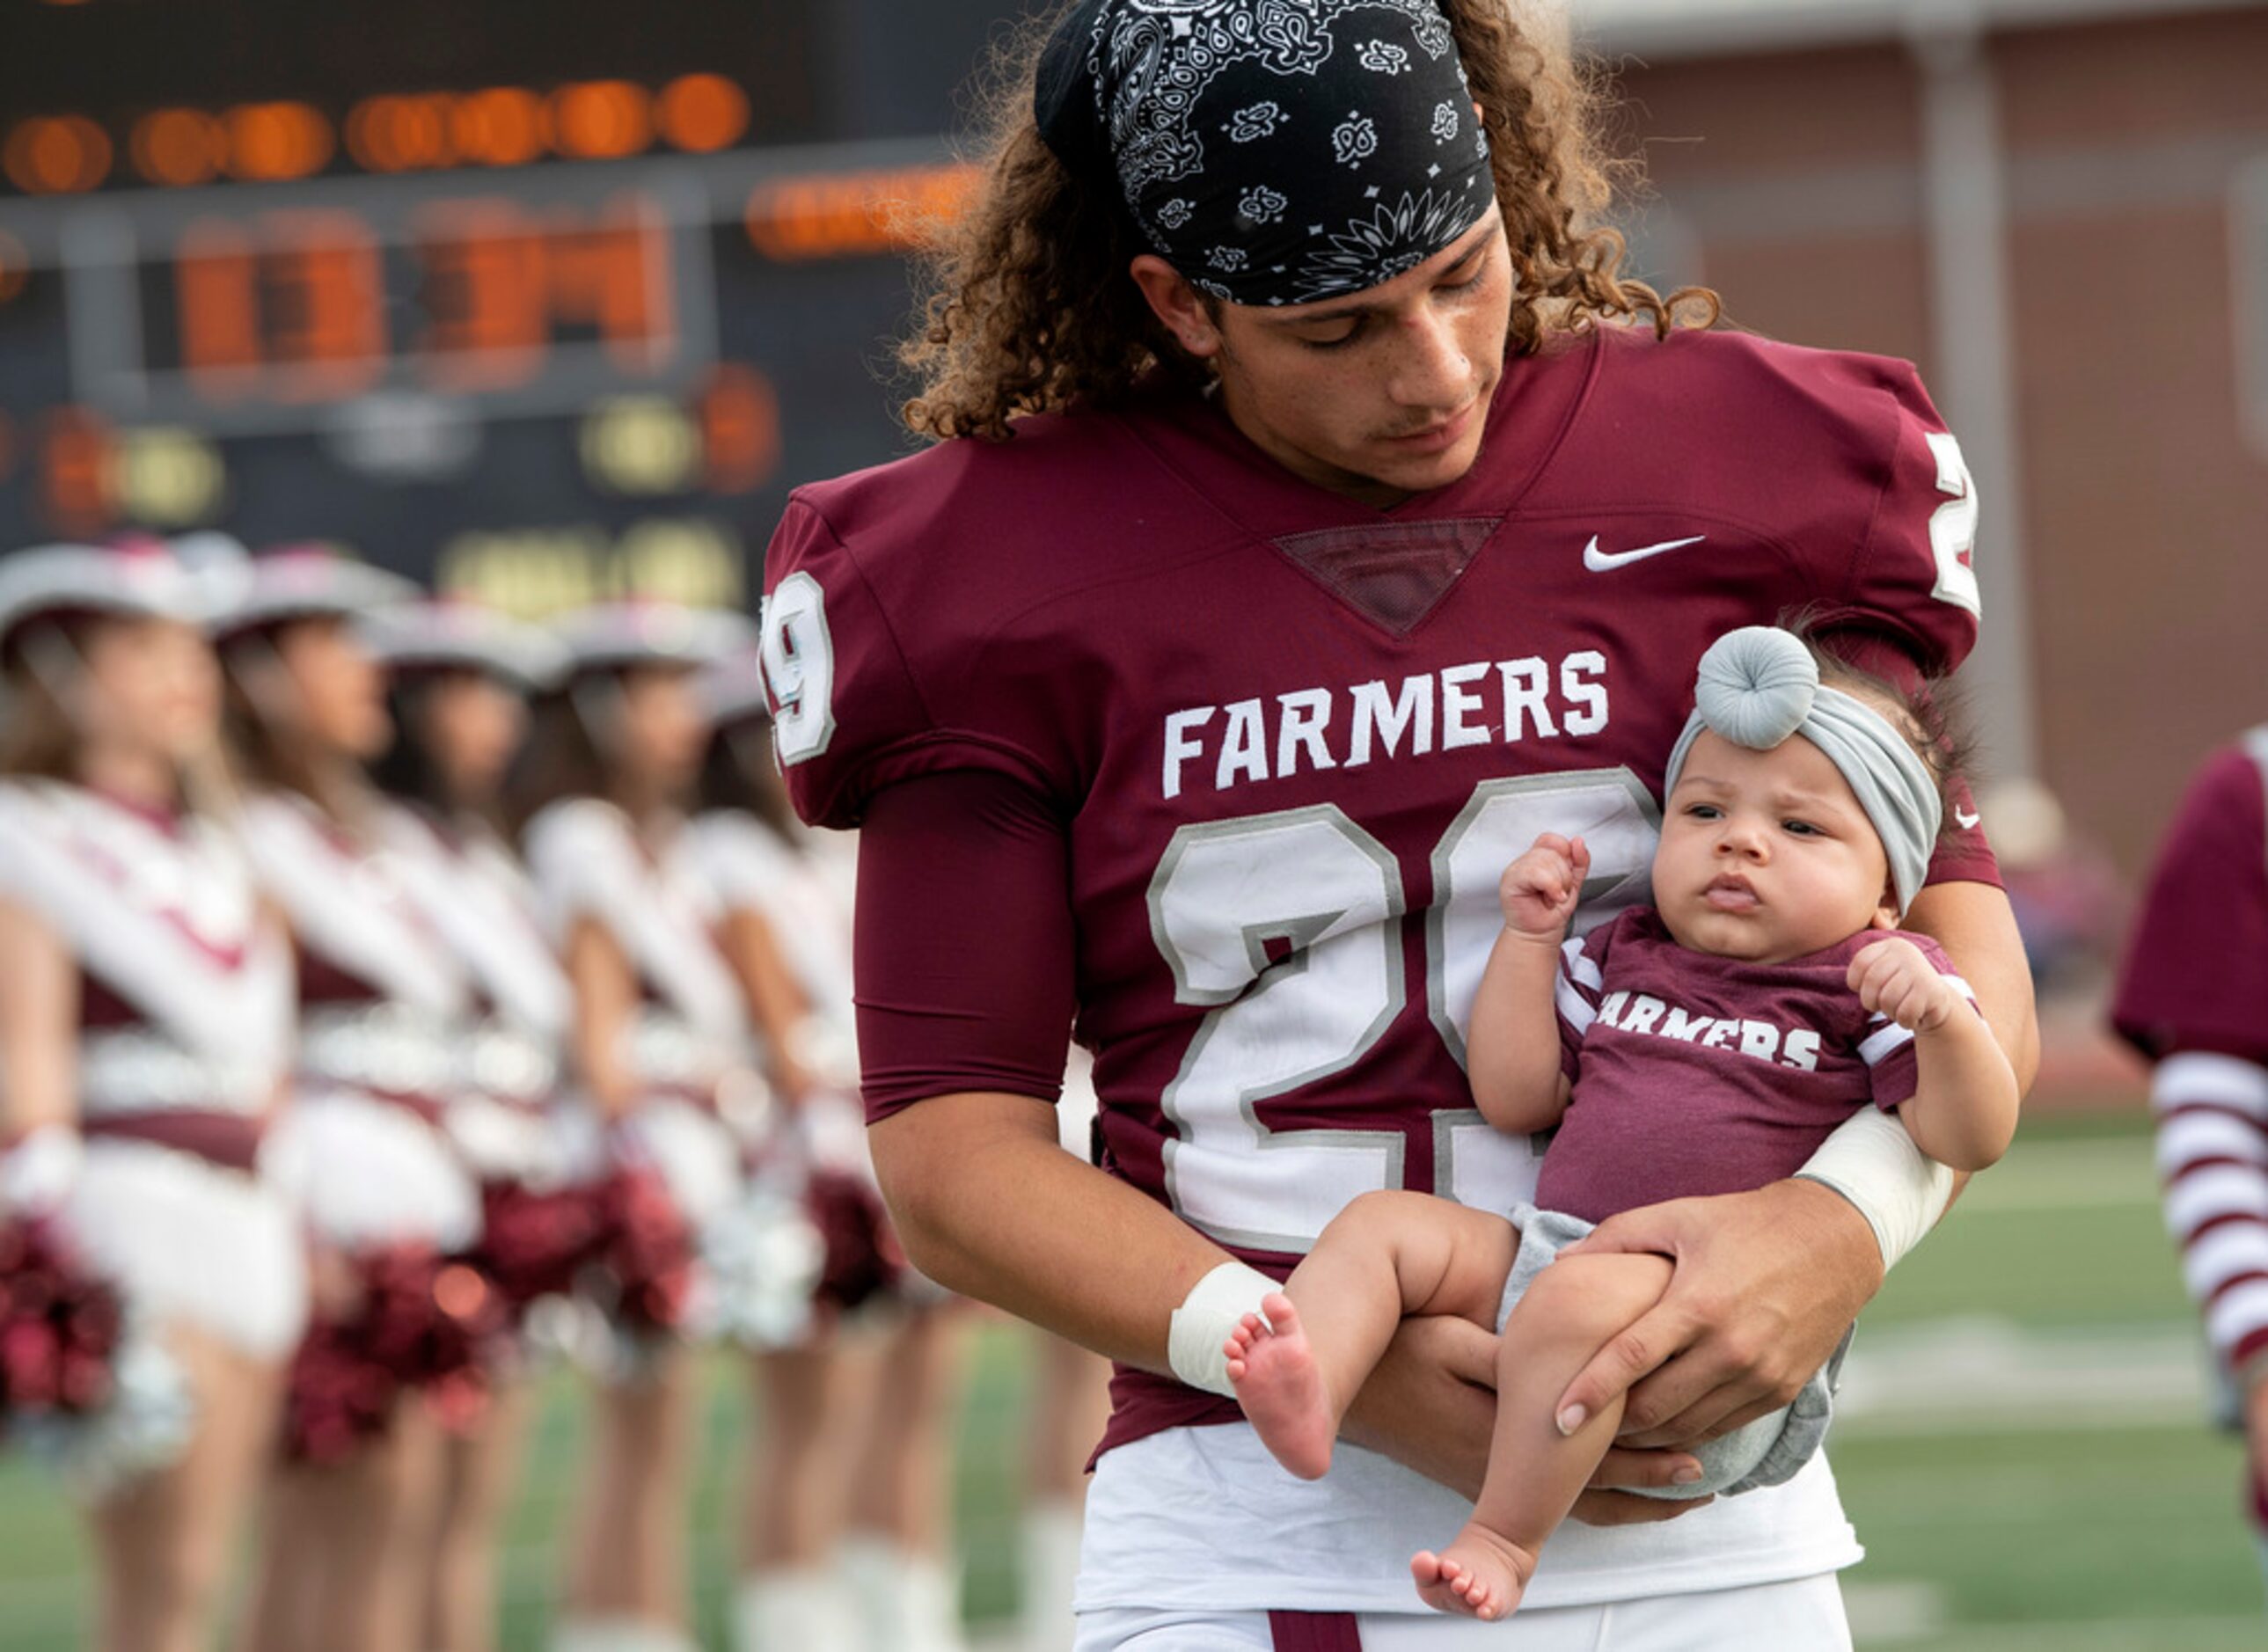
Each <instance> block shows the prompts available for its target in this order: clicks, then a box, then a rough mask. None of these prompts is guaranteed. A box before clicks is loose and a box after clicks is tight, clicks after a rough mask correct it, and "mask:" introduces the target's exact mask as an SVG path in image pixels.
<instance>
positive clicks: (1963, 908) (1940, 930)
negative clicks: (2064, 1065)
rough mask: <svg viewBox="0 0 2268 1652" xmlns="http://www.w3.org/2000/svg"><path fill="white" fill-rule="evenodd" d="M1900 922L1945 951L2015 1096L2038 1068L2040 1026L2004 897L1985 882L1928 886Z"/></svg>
mask: <svg viewBox="0 0 2268 1652" xmlns="http://www.w3.org/2000/svg"><path fill="white" fill-rule="evenodd" d="M1904 923H1905V927H1906V928H1907V929H1911V930H1914V931H1915V932H1916V933H1918V934H1921V935H1926V936H1929V937H1930V938H1931V939H1932V940H1933V941H1935V942H1936V943H1938V944H1939V945H1940V946H1941V947H1943V948H1944V949H1945V952H1946V956H1947V957H1948V958H1951V959H1952V960H1953V966H1954V967H1955V969H1957V970H1959V971H1960V972H1961V978H1962V980H1965V981H1967V982H1968V983H1969V988H1970V991H1971V992H1974V993H1975V994H1976V995H1977V1009H1978V1010H1982V1011H1983V1012H1984V1015H1985V1024H1987V1025H1988V1026H1990V1027H1991V1028H1992V1036H1993V1037H1994V1038H1995V1039H1997V1040H1999V1046H2000V1050H2001V1053H2002V1054H2004V1055H2006V1056H2007V1058H2008V1066H2009V1068H2011V1069H2012V1070H2013V1071H2014V1074H2015V1078H2016V1093H2017V1095H2018V1096H2020V1097H2021V1096H2022V1095H2024V1094H2025V1093H2027V1092H2028V1091H2029V1090H2030V1089H2031V1087H2032V1081H2033V1079H2035V1078H2036V1077H2037V1076H2038V1075H2039V1069H2040V1026H2039V1018H2038V1016H2037V1014H2036V1008H2035V1005H2034V1002H2033V997H2032V972H2031V966H2030V965H2029V963H2028V962H2027V961H2026V960H2025V958H2024V942H2023V937H2022V936H2021V935H2019V934H2018V933H2017V930H2016V916H2015V913H2014V910H2013V909H2012V908H2011V907H2009V905H2008V897H2007V895H2006V894H2004V893H2002V892H2000V891H1999V890H1997V889H1995V888H1993V887H1992V885H1990V884H1974V883H1948V884H1932V885H1930V886H1929V887H1928V888H1926V889H1925V890H1923V891H1922V892H1921V893H1919V894H1918V895H1916V896H1915V897H1914V900H1913V906H1912V907H1911V909H1910V910H1909V911H1908V912H1907V913H1906V915H1905V920H1904Z"/></svg>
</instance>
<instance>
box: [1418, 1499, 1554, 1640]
mask: <svg viewBox="0 0 2268 1652" xmlns="http://www.w3.org/2000/svg"><path fill="white" fill-rule="evenodd" d="M1533 1576H1535V1556H1533V1555H1531V1554H1529V1553H1528V1551H1527V1550H1525V1549H1523V1548H1521V1546H1519V1545H1518V1544H1516V1543H1513V1542H1512V1541H1510V1540H1509V1539H1508V1538H1501V1537H1499V1536H1498V1535H1497V1534H1496V1533H1495V1532H1493V1531H1490V1530H1489V1529H1488V1528H1487V1527H1486V1526H1483V1525H1477V1524H1473V1523H1471V1522H1467V1523H1466V1525H1465V1529H1464V1530H1463V1531H1460V1532H1459V1533H1457V1540H1456V1541H1455V1542H1454V1543H1452V1544H1451V1545H1449V1546H1448V1547H1447V1548H1446V1549H1444V1550H1443V1551H1442V1552H1441V1553H1439V1554H1435V1553H1433V1552H1432V1550H1431V1549H1421V1550H1420V1551H1418V1553H1417V1554H1415V1555H1414V1556H1412V1557H1411V1558H1410V1578H1411V1579H1412V1580H1413V1581H1414V1582H1416V1583H1417V1585H1418V1596H1419V1597H1421V1598H1422V1599H1423V1600H1424V1601H1425V1604H1427V1605H1429V1606H1431V1607H1432V1608H1433V1609H1434V1611H1436V1612H1462V1613H1463V1614H1464V1615H1465V1616H1467V1617H1469V1618H1479V1619H1484V1620H1488V1621H1493V1620H1494V1619H1499V1618H1508V1617H1510V1616H1511V1615H1512V1614H1513V1611H1514V1610H1515V1609H1517V1608H1518V1606H1519V1605H1520V1597H1521V1591H1523V1590H1526V1589H1527V1587H1528V1579H1529V1578H1531V1577H1533Z"/></svg>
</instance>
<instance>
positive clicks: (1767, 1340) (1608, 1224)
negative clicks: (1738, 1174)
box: [1557, 1179, 1882, 1447]
mask: <svg viewBox="0 0 2268 1652" xmlns="http://www.w3.org/2000/svg"><path fill="white" fill-rule="evenodd" d="M1577 1251H1585V1252H1616V1251H1620V1252H1651V1253H1653V1254H1655V1255H1658V1256H1666V1257H1668V1258H1669V1259H1670V1262H1671V1265H1672V1267H1673V1268H1674V1270H1675V1271H1674V1272H1673V1274H1671V1277H1670V1281H1669V1289H1668V1290H1666V1291H1664V1292H1663V1293H1662V1296H1661V1301H1660V1302H1659V1303H1656V1304H1655V1305H1654V1306H1653V1308H1652V1309H1651V1310H1649V1311H1647V1312H1646V1313H1645V1314H1644V1315H1642V1316H1641V1317H1640V1318H1638V1321H1637V1322H1636V1323H1635V1324H1633V1325H1631V1326H1630V1327H1629V1328H1628V1329H1626V1330H1624V1332H1623V1333H1622V1334H1621V1335H1619V1336H1617V1337H1616V1338H1615V1339H1614V1340H1612V1341H1610V1342H1609V1343H1608V1344H1607V1346H1606V1347H1603V1348H1602V1349H1601V1350H1600V1351H1599V1353H1598V1355H1597V1356H1596V1357H1594V1359H1593V1360H1592V1361H1591V1362H1590V1364H1588V1365H1587V1366H1586V1367H1584V1369H1583V1370H1582V1371H1581V1372H1580V1374H1579V1375H1578V1376H1577V1377H1576V1378H1575V1380H1574V1381H1573V1382H1572V1383H1571V1384H1569V1385H1568V1387H1567V1390H1566V1391H1565V1393H1564V1394H1562V1395H1561V1396H1560V1399H1559V1403H1558V1406H1557V1409H1558V1410H1560V1411H1563V1412H1564V1411H1565V1410H1566V1409H1567V1408H1568V1407H1570V1406H1580V1407H1581V1408H1582V1410H1583V1413H1584V1414H1585V1415H1587V1416H1588V1415H1593V1414H1595V1413H1597V1412H1598V1410H1599V1408H1600V1407H1601V1406H1604V1405H1606V1404H1607V1403H1608V1402H1609V1401H1610V1400H1611V1399H1614V1397H1615V1396H1616V1395H1617V1394H1620V1393H1624V1392H1625V1391H1627V1392H1628V1394H1629V1395H1630V1403H1629V1405H1628V1406H1627V1408H1626V1409H1625V1410H1624V1413H1623V1426H1622V1434H1621V1439H1620V1443H1621V1444H1623V1445H1624V1446H1637V1447H1691V1446H1694V1445H1697V1444H1699V1443H1701V1442H1703V1441H1705V1440H1713V1439H1715V1438H1717V1437H1718V1436H1719V1435H1723V1434H1728V1433H1730V1432H1731V1431H1732V1430H1733V1429H1734V1428H1739V1427H1740V1426H1741V1425H1742V1424H1743V1423H1746V1422H1751V1421H1755V1420H1756V1418H1758V1417H1761V1416H1763V1415H1764V1414H1765V1413H1767V1412H1771V1411H1777V1410H1778V1409H1779V1407H1780V1406H1785V1405H1786V1404H1787V1403H1788V1401H1790V1400H1791V1399H1794V1398H1795V1396H1796V1394H1797V1393H1798V1392H1799V1391H1800V1390H1801V1389H1802V1387H1803V1384H1805V1383H1806V1382H1807V1381H1808V1380H1809V1379H1810V1377H1811V1374H1812V1373H1813V1372H1814V1371H1815V1370H1817V1369H1819V1368H1820V1367H1821V1366H1823V1365H1824V1364H1826V1363H1827V1361H1828V1359H1829V1357H1830V1355H1833V1353H1834V1352H1835V1348H1836V1346H1837V1344H1838V1343H1839V1342H1841V1341H1842V1340H1843V1333H1845V1331H1847V1330H1849V1329H1850V1328H1851V1325H1852V1321H1853V1320H1855V1319H1856V1318H1858V1317H1859V1310H1860V1309H1862V1308H1864V1307H1865V1306H1866V1305H1867V1301H1868V1299H1869V1298H1871V1297H1872V1296H1874V1293H1875V1292H1876V1291H1877V1290H1879V1289H1881V1284H1882V1252H1881V1245H1880V1244H1879V1243H1878V1242H1877V1241H1876V1240H1875V1237H1874V1229H1873V1228H1872V1227H1870V1226H1869V1225H1868V1224H1867V1219H1866V1217H1864V1216H1862V1215H1859V1212H1858V1210H1857V1209H1856V1208H1854V1207H1852V1204H1851V1203H1850V1202H1849V1201H1848V1200H1845V1198H1844V1197H1843V1196H1842V1195H1841V1194H1839V1193H1836V1192H1834V1191H1833V1190H1832V1189H1831V1188H1827V1187H1823V1186H1820V1185H1819V1184H1818V1183H1816V1182H1809V1181H1802V1180H1797V1179H1791V1180H1788V1181H1784V1182H1774V1183H1772V1184H1771V1186H1769V1187H1764V1188H1760V1189H1758V1190H1757V1191H1756V1192H1755V1193H1730V1194H1726V1195H1723V1196H1721V1197H1719V1198H1713V1199H1678V1200H1671V1201H1670V1202H1669V1203H1668V1204H1661V1205H1648V1206H1646V1207H1645V1208H1642V1209H1638V1210H1629V1211H1624V1213H1623V1214H1622V1215H1618V1216H1610V1217H1609V1218H1608V1219H1607V1220H1606V1221H1605V1222H1601V1223H1600V1224H1599V1227H1598V1230H1596V1231H1595V1232H1594V1233H1592V1234H1591V1235H1590V1236H1589V1237H1587V1238H1586V1239H1584V1240H1583V1241H1582V1242H1581V1243H1580V1245H1572V1246H1570V1247H1569V1252H1577ZM1566 1253H1568V1252H1563V1254H1566Z"/></svg>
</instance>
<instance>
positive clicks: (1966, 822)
mask: <svg viewBox="0 0 2268 1652" xmlns="http://www.w3.org/2000/svg"><path fill="white" fill-rule="evenodd" d="M1984 819H1985V817H1984V816H1983V815H1981V814H1971V813H1970V811H1968V810H1966V809H1955V811H1953V824H1954V825H1955V826H1959V827H1960V828H1961V829H1962V831H1963V832H1966V831H1968V830H1969V829H1970V827H1971V826H1977V825H1978V824H1979V823H1980V822H1982V821H1983V820H1984Z"/></svg>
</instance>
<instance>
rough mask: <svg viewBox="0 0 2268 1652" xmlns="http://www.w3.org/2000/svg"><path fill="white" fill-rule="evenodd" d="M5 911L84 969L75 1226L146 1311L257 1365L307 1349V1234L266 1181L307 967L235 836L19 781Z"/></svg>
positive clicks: (8, 816)
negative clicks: (295, 963)
mask: <svg viewBox="0 0 2268 1652" xmlns="http://www.w3.org/2000/svg"><path fill="white" fill-rule="evenodd" d="M0 897H4V898H5V899H8V900H10V901H11V902H13V903H14V904H16V905H18V906H19V907H22V908H24V909H25V910H26V911H27V912H29V913H32V914H34V915H36V916H37V917H38V918H39V919H40V921H42V922H44V923H45V924H47V925H48V927H49V928H50V929H52V930H53V931H54V933H55V936H57V938H58V939H59V940H60V941H61V942H62V943H63V946H64V948H65V949H66V950H67V951H69V952H70V955H71V957H72V958H73V959H74V960H75V961H76V963H77V966H78V973H79V1017H80V1032H79V1039H78V1048H77V1072H76V1086H75V1088H76V1092H77V1104H78V1127H79V1129H80V1131H81V1133H82V1134H83V1135H84V1136H85V1142H86V1147H85V1161H84V1164H83V1165H82V1167H81V1170H80V1173H79V1175H78V1178H77V1182H76V1184H75V1185H74V1186H73V1188H72V1191H71V1193H70V1199H69V1201H68V1203H66V1204H65V1205H64V1207H63V1212H62V1215H63V1221H64V1222H65V1223H66V1225H67V1227H68V1229H69V1230H70V1233H71V1236H72V1237H73V1239H74V1240H75V1242H76V1243H77V1245H79V1247H80V1248H81V1249H82V1250H83V1251H84V1252H85V1253H86V1254H87V1256H88V1257H89V1259H90V1260H91V1261H92V1264H93V1265H94V1267H96V1268H97V1270H98V1271H99V1272H100V1273H102V1274H105V1275H107V1276H108V1277H110V1278H113V1279H114V1280H116V1281H118V1282H119V1284H120V1286H121V1288H122V1290H123V1292H124V1294H125V1296H126V1298H127V1300H128V1302H129V1304H130V1305H132V1306H133V1307H135V1308H136V1309H137V1310H140V1311H145V1312H147V1313H149V1314H150V1315H151V1317H152V1318H155V1319H157V1320H158V1322H160V1323H165V1322H168V1321H173V1320H180V1321H185V1322H187V1323H188V1324H191V1325H195V1326H197V1327H199V1328H200V1329H202V1330H203V1331H205V1332H208V1333H210V1334H212V1335H214V1336H216V1337H218V1338H220V1339H222V1340H225V1341H226V1342H228V1343H230V1344H232V1345H233V1346H234V1347H237V1348H239V1349H240V1350H242V1351H243V1352H245V1353H247V1354H249V1355H255V1356H261V1357H268V1358H273V1357H276V1356H277V1355H282V1354H283V1353H284V1352H285V1351H286V1350H288V1349H289V1348H290V1347H291V1345H292V1344H293V1343H294V1342H296V1341H297V1340H298V1337H299V1333H300V1330H301V1327H302V1325H303V1324H304V1322H305V1319H306V1268H305V1262H304V1258H303V1254H302V1249H301V1245H300V1239H299V1230H298V1215H297V1214H296V1212H295V1211H294V1210H293V1208H292V1207H291V1202H290V1201H289V1200H287V1199H286V1198H285V1197H284V1194H283V1193H281V1192H280V1191H279V1190H278V1189H277V1188H276V1186H273V1185H271V1184H270V1183H269V1182H268V1181H265V1180H263V1179H262V1178H261V1175H260V1173H259V1168H258V1161H259V1156H260V1152H261V1142H262V1138H263V1136H264V1135H265V1134H266V1133H267V1130H268V1125H269V1109H270V1107H271V1105H273V1104H274V1102H275V1101H276V1098H277V1097H278V1095H279V1093H280V1092H281V1090H282V1087H283V1081H284V1073H285V1070H286V1066H287V1063H288V1062H289V1061H290V1058H291V1032H292V1026H291V1024H292V1013H293V1012H292V998H291V952H290V950H289V948H288V946H287V945H286V944H285V942H284V936H283V935H282V933H281V932H280V930H279V929H277V927H276V925H275V924H274V923H273V922H272V921H268V920H267V919H266V918H265V917H264V916H263V914H262V913H261V907H260V903H259V898H258V894H257V892H256V891H255V889H254V885H253V880H252V877H251V875H250V872H249V870H248V869H247V866H246V864H245V859H244V856H243V855H242V853H241V852H240V851H239V847H238V845H237V843H236V842H235V841H234V839H233V838H232V836H231V835H230V834H229V833H227V832H225V830H223V829H222V828H220V827H219V826H216V825H214V824H213V823H212V822H210V821H209V820H205V819H201V818H198V817H195V816H180V817H161V816H157V815H152V814H151V813H148V812H146V811H143V810H140V809H136V808H134V807H132V806H129V805H128V804H122V803H117V802H114V801H112V800H111V799H109V798H107V797H102V796H100V795H99V794H97V793H95V792H92V791H90V790H87V789H84V788H82V787H78V786H73V785H66V784H63V783H61V782H47V781H30V780H26V781H14V782H8V783H6V784H4V785H0Z"/></svg>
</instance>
